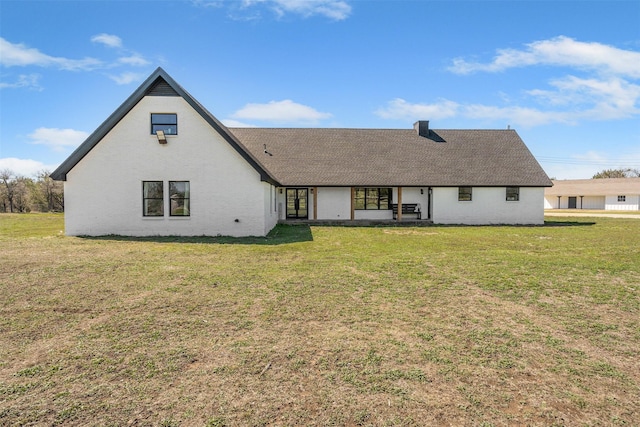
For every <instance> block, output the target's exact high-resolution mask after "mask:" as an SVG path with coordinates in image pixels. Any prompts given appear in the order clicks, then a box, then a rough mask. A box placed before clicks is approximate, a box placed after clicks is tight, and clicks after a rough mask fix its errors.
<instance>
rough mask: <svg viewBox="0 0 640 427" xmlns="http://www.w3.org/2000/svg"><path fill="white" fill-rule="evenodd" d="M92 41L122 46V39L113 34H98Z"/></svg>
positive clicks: (108, 45)
mask: <svg viewBox="0 0 640 427" xmlns="http://www.w3.org/2000/svg"><path fill="white" fill-rule="evenodd" d="M91 41H92V42H94V43H100V44H103V45H105V46H107V47H122V39H121V38H120V37H118V36H114V35H113V34H106V33H102V34H97V35H95V36H93V37H91Z"/></svg>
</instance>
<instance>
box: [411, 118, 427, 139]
mask: <svg viewBox="0 0 640 427" xmlns="http://www.w3.org/2000/svg"><path fill="white" fill-rule="evenodd" d="M413 128H414V129H415V130H416V132H418V135H420V136H423V137H425V138H429V120H418V121H417V122H415V123H414V124H413Z"/></svg>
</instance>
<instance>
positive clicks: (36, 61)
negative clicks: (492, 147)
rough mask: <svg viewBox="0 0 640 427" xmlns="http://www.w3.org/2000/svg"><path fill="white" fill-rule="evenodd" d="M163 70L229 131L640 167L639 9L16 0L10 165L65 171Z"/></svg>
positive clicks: (3, 27)
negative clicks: (377, 139) (514, 151)
mask: <svg viewBox="0 0 640 427" xmlns="http://www.w3.org/2000/svg"><path fill="white" fill-rule="evenodd" d="M158 66H161V67H163V68H164V69H165V70H166V71H167V72H168V73H169V74H170V75H171V76H172V77H173V78H174V79H176V81H177V82H178V83H180V84H181V85H182V86H183V87H184V88H185V89H186V90H187V91H188V92H189V93H191V95H193V96H194V97H195V98H196V99H197V100H199V101H200V102H201V103H202V104H203V105H204V106H205V107H206V108H207V109H208V110H209V111H211V113H213V114H214V115H215V116H216V117H217V118H218V119H220V120H221V121H223V122H224V123H225V124H227V125H229V126H261V127H349V128H410V127H411V126H412V124H413V123H414V122H415V121H416V120H430V122H431V127H433V128H436V129H449V128H454V129H455V128H463V129H506V128H507V127H508V126H510V127H511V128H513V129H516V130H517V131H518V133H519V134H520V136H521V137H522V138H523V140H524V141H525V143H526V144H527V145H528V147H529V149H530V150H531V152H532V153H533V154H534V155H535V156H536V158H537V159H538V161H539V162H540V163H541V165H542V166H543V168H544V169H545V171H546V172H547V174H548V175H549V176H550V177H555V178H558V179H576V178H591V176H592V175H593V174H595V173H596V172H598V171H600V170H602V169H605V168H620V167H624V168H627V167H629V168H639V169H640V2H638V1H635V0H632V1H617V0H605V1H577V0H576V1H572V0H566V1H562V0H555V1H517V0H512V1H456V0H451V1H445V0H441V1H428V0H426V1H418V0H413V1H402V0H306V1H305V0H234V1H232V0H227V1H222V0H219V1H213V0H208V1H207V0H194V1H118V0H110V1H91V0H85V1H55V0H47V1H30V0H20V1H12V0H1V1H0V169H5V168H9V169H11V170H13V171H14V172H15V173H18V174H22V175H26V176H31V175H33V174H34V173H36V172H37V171H39V170H43V169H48V170H53V169H54V168H55V167H57V165H59V164H60V162H62V161H63V160H64V159H65V158H66V157H67V156H68V155H69V154H70V153H71V152H72V151H73V149H74V148H75V147H77V146H78V145H79V144H80V143H81V142H82V141H83V140H84V139H85V138H86V137H87V136H88V135H89V134H90V133H91V132H93V131H94V130H95V129H96V128H97V127H98V126H99V125H100V124H101V123H102V122H103V121H104V120H105V119H106V118H107V117H108V116H109V115H110V114H111V113H112V112H113V111H114V110H115V109H116V108H117V107H118V106H119V105H120V104H121V103H122V102H123V101H124V100H125V99H126V98H127V97H128V96H129V95H130V94H131V93H132V92H133V91H134V90H135V89H136V88H137V87H138V86H139V85H140V83H142V81H143V80H144V79H145V78H146V77H147V76H148V75H149V74H151V73H152V72H153V70H155V68H156V67H158ZM310 160H311V159H310Z"/></svg>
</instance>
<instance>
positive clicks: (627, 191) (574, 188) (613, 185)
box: [544, 178, 640, 196]
mask: <svg viewBox="0 0 640 427" xmlns="http://www.w3.org/2000/svg"><path fill="white" fill-rule="evenodd" d="M632 194H640V178H600V179H570V180H554V181H553V187H552V188H547V189H545V190H544V195H545V196H613V195H632Z"/></svg>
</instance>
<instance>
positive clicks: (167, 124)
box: [151, 113, 178, 135]
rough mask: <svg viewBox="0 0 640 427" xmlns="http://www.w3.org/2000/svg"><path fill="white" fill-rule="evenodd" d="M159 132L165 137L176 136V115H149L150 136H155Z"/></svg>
mask: <svg viewBox="0 0 640 427" xmlns="http://www.w3.org/2000/svg"><path fill="white" fill-rule="evenodd" d="M159 130H161V131H163V132H164V134H165V135H177V134H178V115H177V114H156V113H151V134H152V135H155V134H156V132H157V131H159Z"/></svg>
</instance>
